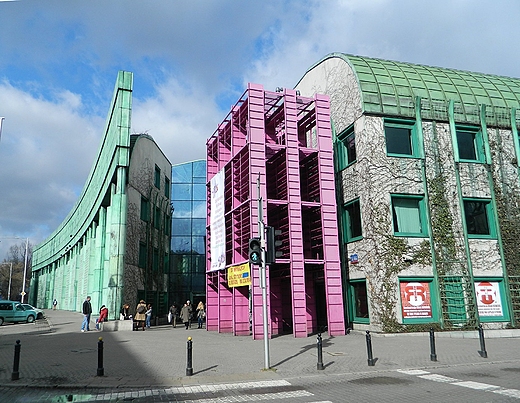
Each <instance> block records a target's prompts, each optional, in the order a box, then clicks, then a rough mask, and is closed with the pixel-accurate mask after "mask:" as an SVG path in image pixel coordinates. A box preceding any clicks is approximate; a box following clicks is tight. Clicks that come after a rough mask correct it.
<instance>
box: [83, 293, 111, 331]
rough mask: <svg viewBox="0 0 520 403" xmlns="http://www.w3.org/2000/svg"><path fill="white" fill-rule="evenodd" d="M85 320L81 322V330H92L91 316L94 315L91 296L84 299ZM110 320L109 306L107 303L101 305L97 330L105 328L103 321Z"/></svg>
mask: <svg viewBox="0 0 520 403" xmlns="http://www.w3.org/2000/svg"><path fill="white" fill-rule="evenodd" d="M82 312H83V322H82V323H81V331H82V332H89V331H90V316H91V315H92V304H91V303H90V296H87V298H86V299H85V301H83V307H82ZM107 320H108V308H107V307H106V306H105V305H101V308H99V317H98V318H97V319H96V330H103V322H106V321H107Z"/></svg>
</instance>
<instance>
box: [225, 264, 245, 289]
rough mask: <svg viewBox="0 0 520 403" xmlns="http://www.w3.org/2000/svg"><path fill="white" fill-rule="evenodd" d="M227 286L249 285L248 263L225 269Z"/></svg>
mask: <svg viewBox="0 0 520 403" xmlns="http://www.w3.org/2000/svg"><path fill="white" fill-rule="evenodd" d="M227 281H228V287H242V286H243V285H251V272H250V270H249V263H244V264H240V265H238V266H231V267H228V269H227Z"/></svg>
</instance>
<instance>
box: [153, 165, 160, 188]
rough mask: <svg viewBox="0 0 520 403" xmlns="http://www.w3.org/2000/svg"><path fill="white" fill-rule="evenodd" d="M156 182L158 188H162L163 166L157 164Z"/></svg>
mask: <svg viewBox="0 0 520 403" xmlns="http://www.w3.org/2000/svg"><path fill="white" fill-rule="evenodd" d="M154 179H155V180H154V184H155V187H156V188H157V189H160V188H161V168H159V167H158V166H157V165H156V166H155V177H154Z"/></svg>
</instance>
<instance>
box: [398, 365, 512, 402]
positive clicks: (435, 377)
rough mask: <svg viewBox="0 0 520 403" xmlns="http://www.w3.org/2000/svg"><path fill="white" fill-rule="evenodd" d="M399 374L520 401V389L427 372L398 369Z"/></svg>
mask: <svg viewBox="0 0 520 403" xmlns="http://www.w3.org/2000/svg"><path fill="white" fill-rule="evenodd" d="M397 372H399V373H401V374H406V375H412V376H417V377H418V378H421V379H425V380H428V381H434V382H443V383H447V384H450V385H455V386H462V387H464V388H469V389H475V390H482V391H484V392H492V393H497V394H500V395H504V396H508V397H514V398H516V399H520V390H518V389H505V388H502V387H501V386H496V385H490V384H487V383H482V382H474V381H461V380H460V379H455V378H450V377H449V376H444V375H439V374H431V373H429V372H427V371H423V370H420V369H418V370H414V369H410V370H404V369H398V370H397Z"/></svg>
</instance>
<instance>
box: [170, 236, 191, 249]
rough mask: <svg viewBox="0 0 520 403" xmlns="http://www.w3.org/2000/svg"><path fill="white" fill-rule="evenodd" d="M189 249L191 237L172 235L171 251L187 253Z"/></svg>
mask: <svg viewBox="0 0 520 403" xmlns="http://www.w3.org/2000/svg"><path fill="white" fill-rule="evenodd" d="M190 251H191V237H190V236H189V235H188V236H172V252H173V253H189V252H190Z"/></svg>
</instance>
